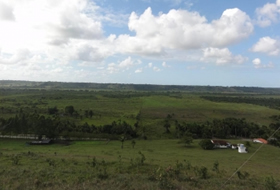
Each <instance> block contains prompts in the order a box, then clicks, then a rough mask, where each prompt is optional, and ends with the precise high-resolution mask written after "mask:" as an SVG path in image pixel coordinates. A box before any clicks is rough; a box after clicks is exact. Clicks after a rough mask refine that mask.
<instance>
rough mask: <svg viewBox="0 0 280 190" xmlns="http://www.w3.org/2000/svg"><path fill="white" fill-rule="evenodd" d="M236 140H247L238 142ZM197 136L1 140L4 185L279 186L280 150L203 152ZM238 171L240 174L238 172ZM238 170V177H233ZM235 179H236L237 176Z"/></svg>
mask: <svg viewBox="0 0 280 190" xmlns="http://www.w3.org/2000/svg"><path fill="white" fill-rule="evenodd" d="M231 142H232V143H244V142H242V141H238V140H233V141H231ZM198 144H199V140H195V141H194V142H193V143H192V144H191V145H188V146H187V147H186V146H184V145H182V144H180V143H179V144H178V140H152V141H151V140H147V141H144V140H136V141H135V142H134V145H133V143H132V141H129V140H126V141H124V143H123V148H121V146H122V142H121V141H110V142H106V141H76V142H72V144H71V145H69V146H65V145H62V144H53V145H45V146H40V145H33V146H31V145H27V144H25V141H22V140H8V139H2V140H1V141H0V151H1V153H0V168H1V169H0V187H1V189H236V188H239V189H262V190H263V189H279V182H280V181H279V179H280V175H279V168H278V167H277V166H278V164H279V161H280V160H279V158H280V152H279V148H276V147H274V146H270V145H264V146H263V147H262V148H261V149H260V150H259V151H258V152H257V154H255V155H254V156H253V157H252V158H251V159H250V160H249V162H248V163H247V164H245V165H244V166H243V167H242V168H241V169H240V170H239V171H237V172H236V169H237V168H239V167H240V166H241V165H242V164H243V163H244V162H245V161H246V160H247V159H248V158H249V157H251V156H252V154H253V153H254V152H255V150H257V149H258V148H259V147H260V146H261V145H260V144H253V143H251V147H250V148H249V149H250V151H249V152H250V153H248V154H239V153H238V152H237V150H232V149H223V150H221V149H216V150H210V151H209V150H203V149H202V148H200V147H199V145H198ZM234 173H235V174H234ZM233 174H234V175H233ZM232 175H233V177H232V178H231V176H232Z"/></svg>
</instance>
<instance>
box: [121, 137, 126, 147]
mask: <svg viewBox="0 0 280 190" xmlns="http://www.w3.org/2000/svg"><path fill="white" fill-rule="evenodd" d="M125 140H126V137H125V136H121V137H120V141H121V143H122V145H121V149H123V143H124V141H125Z"/></svg>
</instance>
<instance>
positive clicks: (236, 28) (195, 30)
mask: <svg viewBox="0 0 280 190" xmlns="http://www.w3.org/2000/svg"><path fill="white" fill-rule="evenodd" d="M128 27H129V29H130V30H131V31H133V32H135V36H130V35H120V36H119V37H118V38H117V39H116V41H117V42H118V44H122V46H118V47H119V50H120V51H122V52H128V53H135V54H144V55H162V56H164V55H165V54H166V50H168V49H183V50H190V49H199V48H204V47H225V46H228V45H231V44H235V43H238V42H240V41H241V40H243V39H245V38H247V37H248V36H250V34H251V33H252V32H253V30H254V27H253V24H252V22H251V20H250V18H249V16H248V15H247V14H246V13H245V12H242V11H241V10H239V9H238V8H234V9H227V10H225V11H224V12H223V14H222V15H221V17H220V18H219V19H217V20H213V21H212V22H209V21H207V19H206V18H205V17H204V16H201V15H200V14H199V13H198V12H190V11H187V10H174V9H172V10H170V11H169V12H168V13H167V14H159V15H157V16H155V15H153V14H152V9H151V8H148V9H146V10H145V12H144V13H143V14H142V15H140V16H138V15H137V14H136V13H135V12H132V13H131V15H130V18H129V23H128Z"/></svg>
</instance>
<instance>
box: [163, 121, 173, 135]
mask: <svg viewBox="0 0 280 190" xmlns="http://www.w3.org/2000/svg"><path fill="white" fill-rule="evenodd" d="M163 127H164V128H165V133H170V130H169V128H170V127H171V125H170V123H169V121H168V120H165V121H164V125H163Z"/></svg>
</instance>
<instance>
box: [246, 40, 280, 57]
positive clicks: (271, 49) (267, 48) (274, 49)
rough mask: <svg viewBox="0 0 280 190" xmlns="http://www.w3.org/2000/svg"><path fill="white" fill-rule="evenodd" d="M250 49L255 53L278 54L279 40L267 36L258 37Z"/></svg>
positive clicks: (279, 52)
mask: <svg viewBox="0 0 280 190" xmlns="http://www.w3.org/2000/svg"><path fill="white" fill-rule="evenodd" d="M251 51H253V52H257V53H265V54H268V55H274V56H275V55H279V54H280V40H277V39H273V38H271V37H269V36H266V37H263V38H261V39H259V41H258V42H257V43H256V44H254V45H253V47H252V48H251Z"/></svg>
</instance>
